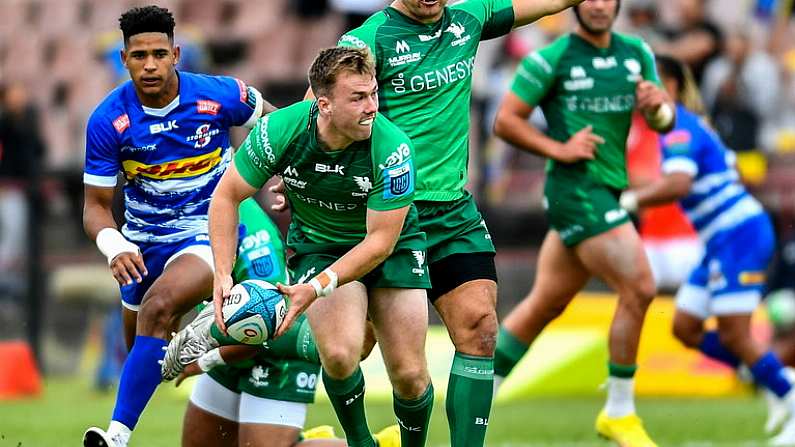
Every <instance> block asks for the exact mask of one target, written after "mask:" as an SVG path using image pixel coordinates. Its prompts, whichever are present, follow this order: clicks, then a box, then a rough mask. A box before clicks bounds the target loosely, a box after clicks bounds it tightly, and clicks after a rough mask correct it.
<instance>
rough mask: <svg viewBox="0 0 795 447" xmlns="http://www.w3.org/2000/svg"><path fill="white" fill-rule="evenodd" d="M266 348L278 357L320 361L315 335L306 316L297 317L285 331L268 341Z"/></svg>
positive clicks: (313, 361)
mask: <svg viewBox="0 0 795 447" xmlns="http://www.w3.org/2000/svg"><path fill="white" fill-rule="evenodd" d="M267 348H268V349H270V351H271V352H272V353H273V354H274V355H275V356H278V357H283V358H288V359H299V360H305V361H307V362H312V363H320V356H319V355H318V353H317V345H316V344H315V337H314V336H313V335H312V329H311V328H310V327H309V320H308V319H307V318H301V319H299V320H298V321H297V322H296V323H295V324H294V325H293V327H291V328H290V330H289V331H287V333H285V334H284V335H282V336H281V337H279V338H277V339H275V340H270V341H268V343H267Z"/></svg>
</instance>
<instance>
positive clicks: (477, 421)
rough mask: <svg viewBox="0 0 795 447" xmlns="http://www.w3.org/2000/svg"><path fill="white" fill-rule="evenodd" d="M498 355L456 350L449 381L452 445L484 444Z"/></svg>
mask: <svg viewBox="0 0 795 447" xmlns="http://www.w3.org/2000/svg"><path fill="white" fill-rule="evenodd" d="M493 386H494V359H493V358H492V357H477V356H472V355H466V354H462V353H460V352H456V353H455V356H454V357H453V366H452V368H451V369H450V381H449V382H448V384H447V404H446V407H447V420H448V423H449V424H450V440H451V446H452V447H460V446H482V445H483V443H484V441H485V439H486V428H488V424H489V412H490V411H491V398H492V396H493V393H494V388H493Z"/></svg>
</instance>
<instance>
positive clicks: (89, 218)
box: [83, 198, 117, 241]
mask: <svg viewBox="0 0 795 447" xmlns="http://www.w3.org/2000/svg"><path fill="white" fill-rule="evenodd" d="M116 227H117V226H116V220H115V219H113V211H112V209H111V206H110V204H109V203H108V204H105V203H100V202H96V201H92V200H90V199H89V198H86V203H85V205H84V206H83V229H84V230H85V232H86V234H87V235H88V237H89V238H90V239H91V240H92V241H95V240H96V239H97V234H98V233H99V232H100V231H101V230H102V229H104V228H114V229H115V228H116Z"/></svg>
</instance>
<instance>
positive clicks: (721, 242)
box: [621, 56, 795, 445]
mask: <svg viewBox="0 0 795 447" xmlns="http://www.w3.org/2000/svg"><path fill="white" fill-rule="evenodd" d="M657 66H658V69H659V71H660V73H661V75H662V79H663V82H664V84H665V87H666V89H667V90H668V93H669V94H670V95H671V96H672V97H673V98H674V99H675V100H676V102H677V106H676V116H677V122H676V127H675V128H674V129H673V130H672V131H671V132H668V133H667V134H665V135H663V136H662V140H661V141H662V143H661V146H662V148H663V159H664V161H663V166H662V167H663V173H664V175H663V177H662V178H660V179H659V180H657V181H656V182H654V183H651V184H649V185H647V186H645V187H643V188H639V189H636V190H629V191H625V192H624V193H623V194H622V196H621V204H622V205H623V206H624V208H626V209H628V210H629V211H635V210H636V209H637V208H638V207H640V206H650V205H659V204H662V203H667V202H672V201H674V200H678V201H679V203H680V204H681V205H682V208H683V209H684V211H685V212H686V213H687V215H688V217H689V218H690V220H691V222H692V223H693V226H694V227H695V228H696V230H697V231H698V233H699V237H700V238H701V239H702V240H703V241H704V245H705V247H706V249H705V254H704V256H703V258H702V260H701V263H700V265H698V266H697V267H696V268H695V269H694V270H693V271H692V273H691V274H690V278H689V279H688V281H687V284H685V285H684V286H682V287H681V288H680V289H679V292H678V293H677V295H676V314H675V315H674V328H673V331H674V335H675V336H676V338H678V339H679V340H681V341H682V342H683V343H684V344H685V345H687V346H688V347H691V348H695V349H698V350H700V351H701V352H702V353H704V354H705V355H707V356H709V357H711V358H713V359H716V360H718V361H720V362H722V363H724V364H727V365H729V366H731V367H733V368H737V367H738V366H740V364H745V365H747V366H748V367H749V368H750V371H751V374H752V375H753V377H754V380H755V381H756V382H757V383H759V384H760V385H763V386H765V387H766V388H767V389H769V390H770V391H771V392H773V393H774V394H775V395H776V396H778V397H779V398H780V399H784V400H785V401H786V403H787V406H788V407H789V419H788V420H786V422H785V424H784V428H783V429H782V431H781V433H780V434H779V435H778V436H776V437H774V438H773V439H772V441H771V444H772V445H793V444H795V393H794V392H793V391H792V387H793V386H792V382H791V381H790V379H789V378H788V377H787V375H786V374H784V373H783V369H782V368H783V366H782V364H781V362H780V361H779V359H778V357H777V356H776V355H775V354H774V353H773V351H771V350H769V349H767V347H763V346H760V345H759V344H758V343H757V342H756V341H755V340H754V339H753V337H752V336H751V314H752V313H753V311H754V309H756V307H757V305H758V304H759V302H760V299H761V297H762V290H763V289H764V284H765V272H766V270H767V267H768V264H769V263H770V260H771V258H772V256H773V250H774V245H775V235H774V232H773V227H772V225H771V223H770V218H769V217H768V215H767V213H766V212H765V211H764V210H763V209H762V206H761V205H760V204H759V202H757V201H756V199H754V198H753V197H752V196H751V195H750V194H748V193H747V192H746V190H745V188H744V187H743V186H742V184H740V182H739V175H738V174H737V171H736V170H735V169H734V154H733V153H732V152H730V151H729V150H727V149H726V147H725V146H724V145H723V143H722V142H721V141H720V140H719V139H718V137H717V135H716V134H715V132H714V131H713V130H712V129H710V128H709V127H707V125H706V124H705V122H704V120H703V119H702V118H701V117H699V116H698V115H697V114H696V113H694V110H700V106H699V105H700V98H698V93H697V92H698V90H697V87H696V86H695V84H694V82H693V80H692V76H690V74H689V72H688V70H687V68H686V67H685V66H684V65H683V64H682V63H681V62H679V61H677V60H676V59H673V58H670V57H666V56H661V57H658V59H657ZM713 315H714V316H715V317H717V320H718V329H717V331H705V329H704V320H706V319H707V318H709V317H710V316H713Z"/></svg>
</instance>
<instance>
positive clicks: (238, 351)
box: [218, 345, 262, 365]
mask: <svg viewBox="0 0 795 447" xmlns="http://www.w3.org/2000/svg"><path fill="white" fill-rule="evenodd" d="M218 349H219V350H220V354H221V358H222V359H223V361H224V363H226V364H227V365H233V364H235V363H238V362H242V361H244V360H248V359H251V358H254V357H255V356H256V355H257V353H258V352H260V350H261V349H262V348H261V347H259V346H254V345H227V346H221V347H220V348H218Z"/></svg>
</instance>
